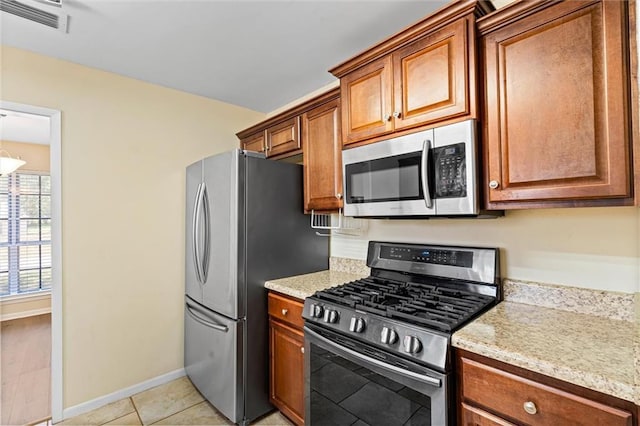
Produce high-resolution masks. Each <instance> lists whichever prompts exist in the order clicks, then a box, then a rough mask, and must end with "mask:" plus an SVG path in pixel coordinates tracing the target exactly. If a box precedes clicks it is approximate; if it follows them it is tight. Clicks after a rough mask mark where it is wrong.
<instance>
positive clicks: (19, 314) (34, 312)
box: [0, 307, 51, 322]
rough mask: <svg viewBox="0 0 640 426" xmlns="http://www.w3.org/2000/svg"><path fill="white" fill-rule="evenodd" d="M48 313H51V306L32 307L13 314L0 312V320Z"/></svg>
mask: <svg viewBox="0 0 640 426" xmlns="http://www.w3.org/2000/svg"><path fill="white" fill-rule="evenodd" d="M50 313H51V307H48V308H41V309H32V310H30V311H22V312H15V313H13V314H2V316H0V322H2V321H10V320H14V319H20V318H26V317H32V316H36V315H42V314H50Z"/></svg>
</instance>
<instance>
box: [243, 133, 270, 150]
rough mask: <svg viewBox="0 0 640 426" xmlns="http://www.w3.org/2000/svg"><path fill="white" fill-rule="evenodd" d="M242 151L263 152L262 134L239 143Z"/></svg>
mask: <svg viewBox="0 0 640 426" xmlns="http://www.w3.org/2000/svg"><path fill="white" fill-rule="evenodd" d="M240 144H241V147H242V149H245V150H247V151H255V152H264V151H265V143H264V132H260V133H256V134H255V135H252V136H249V137H247V138H244V139H242V140H241V141H240Z"/></svg>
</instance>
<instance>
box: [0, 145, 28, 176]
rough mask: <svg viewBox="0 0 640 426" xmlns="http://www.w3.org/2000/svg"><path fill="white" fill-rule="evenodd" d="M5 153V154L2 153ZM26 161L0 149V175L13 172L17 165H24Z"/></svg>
mask: <svg viewBox="0 0 640 426" xmlns="http://www.w3.org/2000/svg"><path fill="white" fill-rule="evenodd" d="M4 154H6V156H5V155H4ZM26 163H27V162H26V161H24V160H21V159H19V158H13V157H11V155H10V154H9V153H8V152H7V151H6V150H4V149H0V176H6V175H8V174H9V173H13V172H15V171H16V170H17V169H18V167H21V166H24V165H25V164H26Z"/></svg>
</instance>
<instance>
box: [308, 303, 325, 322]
mask: <svg viewBox="0 0 640 426" xmlns="http://www.w3.org/2000/svg"><path fill="white" fill-rule="evenodd" d="M323 312H324V309H322V306H320V305H318V304H316V303H314V304H312V305H311V312H310V314H311V318H322V314H323Z"/></svg>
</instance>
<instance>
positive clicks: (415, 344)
mask: <svg viewBox="0 0 640 426" xmlns="http://www.w3.org/2000/svg"><path fill="white" fill-rule="evenodd" d="M402 346H403V349H404V351H405V352H406V353H408V354H417V353H418V352H420V351H421V350H422V343H420V340H419V339H418V338H417V337H416V336H404V342H402Z"/></svg>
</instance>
